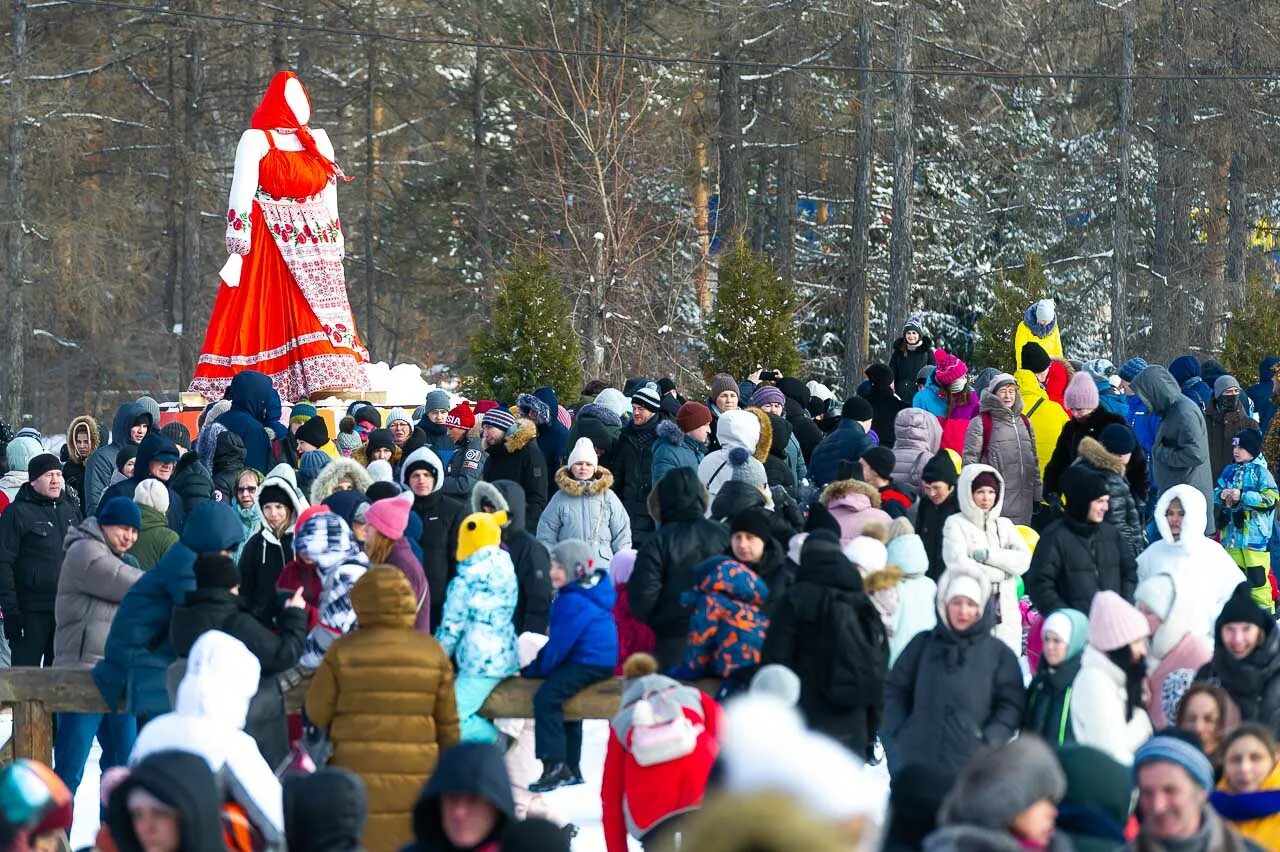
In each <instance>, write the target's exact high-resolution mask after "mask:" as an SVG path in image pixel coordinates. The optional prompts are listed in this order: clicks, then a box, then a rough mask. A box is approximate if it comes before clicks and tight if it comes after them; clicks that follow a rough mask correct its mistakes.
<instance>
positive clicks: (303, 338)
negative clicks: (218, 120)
mask: <svg viewBox="0 0 1280 852" xmlns="http://www.w3.org/2000/svg"><path fill="white" fill-rule="evenodd" d="M266 137H267V141H268V143H269V145H270V148H269V150H268V151H267V153H266V154H265V155H264V156H263V158H262V160H261V162H260V163H259V171H258V190H257V192H256V193H255V196H254V200H253V206H252V209H251V210H249V211H238V210H231V211H229V212H228V214H227V221H228V224H229V226H230V228H231V229H232V230H237V231H238V230H244V231H247V232H248V233H249V251H248V253H247V254H245V255H244V263H243V266H242V267H241V271H240V283H239V286H236V287H230V286H226V285H225V284H224V285H223V286H221V287H219V288H218V299H217V301H216V302H215V304H214V306H213V316H212V317H211V318H210V320H209V329H208V331H207V332H206V333H205V339H204V347H203V348H202V349H201V352H200V360H199V361H198V362H197V364H196V373H195V378H194V379H193V380H192V382H191V390H193V391H196V392H198V393H201V394H203V395H204V396H205V397H206V398H209V399H219V398H221V397H222V396H223V394H224V392H225V391H226V388H227V385H229V384H230V383H231V379H232V377H234V376H235V374H236V373H238V372H240V371H242V370H256V371H258V372H260V373H264V374H266V375H267V376H269V377H270V378H271V382H272V385H273V386H274V387H275V389H276V391H277V392H278V393H279V394H280V396H281V398H282V399H284V400H288V401H296V400H300V399H306V398H307V397H309V396H313V395H315V394H317V393H321V392H325V391H335V390H348V389H350V390H361V389H365V388H367V387H368V377H367V376H366V374H365V368H364V365H365V364H366V363H367V362H368V360H369V352H368V350H367V349H365V347H364V346H363V344H361V342H360V338H359V336H358V335H357V334H356V326H355V320H354V318H353V317H352V314H351V304H350V302H349V301H348V299H347V289H346V283H345V280H344V278H343V272H342V256H343V239H342V227H341V224H340V223H339V221H338V220H337V219H336V218H335V217H334V216H333V215H332V214H331V212H330V211H329V209H328V207H327V206H326V205H325V203H324V201H323V199H322V195H321V193H322V192H323V190H324V189H325V187H326V185H327V184H328V183H329V181H330V180H331V179H332V178H331V177H330V174H329V172H328V170H327V169H326V168H325V165H324V163H323V162H322V161H321V159H320V158H319V157H317V156H315V155H314V154H311V153H308V152H307V151H283V150H281V149H279V148H277V147H276V145H275V140H274V134H273V133H272V132H271V131H266Z"/></svg>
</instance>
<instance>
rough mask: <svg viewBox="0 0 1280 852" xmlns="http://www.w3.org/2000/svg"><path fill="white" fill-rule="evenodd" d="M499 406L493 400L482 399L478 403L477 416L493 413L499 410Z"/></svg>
mask: <svg viewBox="0 0 1280 852" xmlns="http://www.w3.org/2000/svg"><path fill="white" fill-rule="evenodd" d="M498 407H499V404H498V403H497V402H496V401H494V400H492V399H482V400H480V401H479V402H477V403H476V414H484V413H485V412H486V411H493V409H495V408H498Z"/></svg>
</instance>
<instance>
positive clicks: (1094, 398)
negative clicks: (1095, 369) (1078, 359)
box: [1062, 370, 1098, 408]
mask: <svg viewBox="0 0 1280 852" xmlns="http://www.w3.org/2000/svg"><path fill="white" fill-rule="evenodd" d="M1062 401H1063V402H1064V403H1066V407H1067V408H1097V407H1098V386H1097V385H1095V384H1094V383H1093V376H1090V375H1089V374H1088V373H1086V372H1085V371H1084V370H1081V371H1080V372H1078V373H1076V374H1075V375H1074V376H1072V377H1071V384H1069V385H1067V390H1066V392H1065V393H1063V395H1062Z"/></svg>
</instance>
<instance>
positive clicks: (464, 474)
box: [440, 429, 484, 500]
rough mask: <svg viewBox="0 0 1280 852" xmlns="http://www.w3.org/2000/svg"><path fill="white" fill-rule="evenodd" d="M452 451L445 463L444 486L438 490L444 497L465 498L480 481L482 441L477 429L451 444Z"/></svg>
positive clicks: (482, 458)
mask: <svg viewBox="0 0 1280 852" xmlns="http://www.w3.org/2000/svg"><path fill="white" fill-rule="evenodd" d="M452 451H453V455H451V456H449V462H448V464H446V465H445V471H444V488H442V489H440V490H441V491H442V492H444V495H445V496H446V497H452V498H454V499H455V500H466V499H467V498H468V497H469V496H470V495H471V490H472V489H473V488H475V485H476V483H477V482H479V481H480V470H481V468H482V467H483V466H484V441H483V440H481V438H480V433H479V431H478V429H476V430H472V431H471V432H468V433H467V434H466V435H463V436H462V439H461V440H459V441H457V442H455V443H454V444H453V448H452Z"/></svg>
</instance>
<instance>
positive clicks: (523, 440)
mask: <svg viewBox="0 0 1280 852" xmlns="http://www.w3.org/2000/svg"><path fill="white" fill-rule="evenodd" d="M537 436H538V427H537V426H534V425H533V421H531V420H525V419H524V418H521V419H519V420H517V421H516V425H515V428H514V429H512V430H511V431H509V432H507V437H506V438H504V439H503V440H502V441H501V443H497V444H494V445H493V446H492V447H490V448H489V451H488V454H487V456H486V458H485V462H484V468H483V470H482V472H481V474H480V478H481V479H483V480H484V481H485V482H497V481H498V480H499V479H510V480H513V481H515V482H518V483H520V487H521V488H523V489H524V499H525V529H527V530H528V531H529V532H531V533H536V532H537V530H538V519H539V518H540V517H542V510H543V509H545V508H546V506H547V480H548V478H549V477H548V474H547V462H546V460H545V459H544V458H543V457H542V450H541V449H539V448H538V445H537V443H536V442H535V441H534V439H535V438H536V437H537ZM405 464H406V465H407V464H408V461H407V460H406V462H405ZM423 567H426V566H423Z"/></svg>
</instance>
